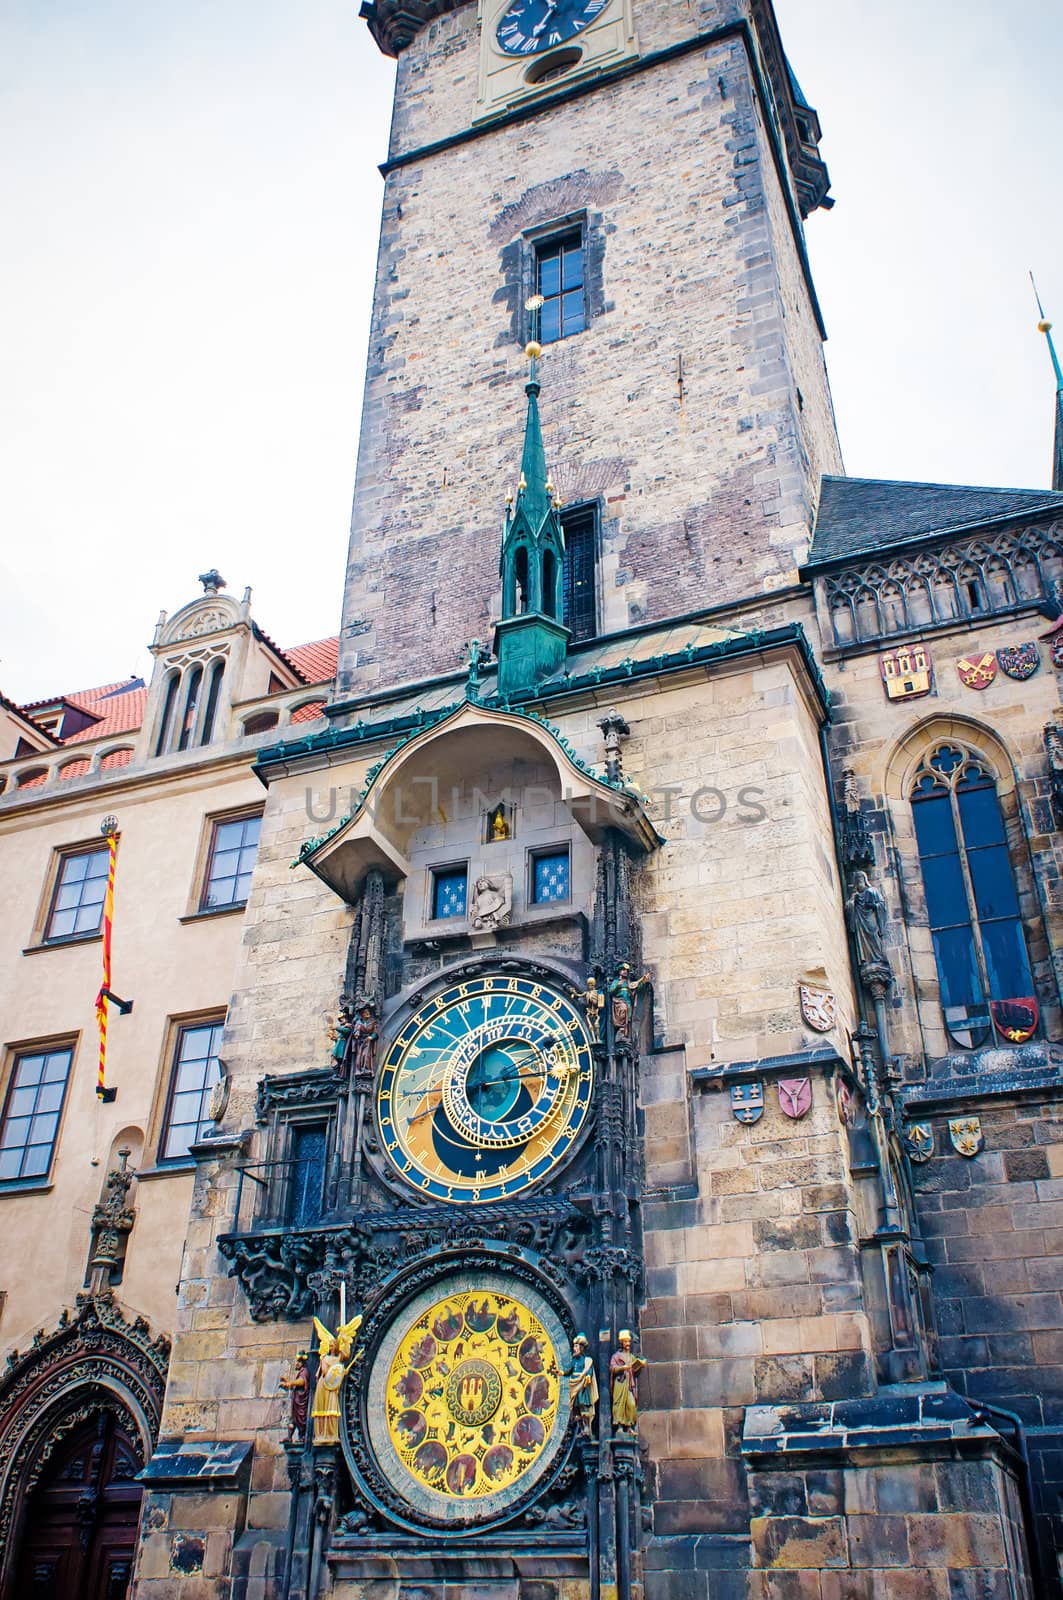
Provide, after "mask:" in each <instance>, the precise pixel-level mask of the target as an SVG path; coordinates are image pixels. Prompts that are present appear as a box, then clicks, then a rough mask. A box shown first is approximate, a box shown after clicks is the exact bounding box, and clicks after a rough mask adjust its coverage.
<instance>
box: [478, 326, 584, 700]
mask: <svg viewBox="0 0 1063 1600" xmlns="http://www.w3.org/2000/svg"><path fill="white" fill-rule="evenodd" d="M541 303H542V302H541V301H540V300H539V299H538V297H536V298H534V299H533V300H530V301H529V302H528V310H529V312H530V313H531V314H532V315H533V316H534V313H535V311H537V310H538V307H539V305H541ZM525 355H526V356H527V357H528V359H529V361H530V362H531V369H530V371H529V374H528V381H527V383H526V384H525V386H524V392H525V394H526V395H527V396H528V415H527V420H526V421H525V424H524V451H523V454H522V456H521V464H520V482H519V483H518V485H517V493H516V496H515V498H513V499H511V500H508V501H507V506H506V521H505V526H504V529H503V533H502V559H501V564H500V566H501V573H502V619H501V621H500V622H499V623H498V626H497V629H496V634H495V654H496V655H497V657H498V688H499V693H500V694H502V695H503V696H505V697H506V698H509V697H512V696H516V697H519V696H520V695H521V694H522V693H525V692H526V691H528V690H531V689H532V688H534V687H535V685H536V684H537V683H540V682H541V681H542V680H543V679H544V678H547V677H550V676H552V675H553V674H554V673H556V672H558V671H560V669H561V667H562V666H563V664H564V660H565V653H566V651H567V648H568V640H569V632H568V629H567V628H566V627H565V625H564V621H563V612H564V567H565V533H564V529H563V527H562V525H561V515H560V501H559V500H558V499H557V497H556V495H555V491H554V486H553V483H552V482H551V480H550V473H549V470H548V469H547V465H546V450H545V448H544V446H543V430H542V423H541V422H540V420H539V395H540V393H541V388H540V384H539V357H540V356H541V355H542V346H541V345H540V344H539V343H538V342H537V341H536V340H535V339H531V340H529V342H528V345H527V348H526V349H525Z"/></svg>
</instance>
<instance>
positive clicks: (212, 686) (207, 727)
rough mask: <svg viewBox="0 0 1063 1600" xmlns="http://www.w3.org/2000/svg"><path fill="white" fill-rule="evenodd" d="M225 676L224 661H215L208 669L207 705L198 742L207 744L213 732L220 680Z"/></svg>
mask: <svg viewBox="0 0 1063 1600" xmlns="http://www.w3.org/2000/svg"><path fill="white" fill-rule="evenodd" d="M224 676H225V662H224V661H215V663H214V665H213V666H212V667H211V669H210V679H209V682H208V684H207V705H206V709H205V710H204V712H203V732H202V733H201V734H200V738H199V742H200V744H209V743H210V741H211V737H212V736H213V733H214V718H215V717H216V716H217V713H218V696H219V694H220V693H221V680H222V678H223V677H224Z"/></svg>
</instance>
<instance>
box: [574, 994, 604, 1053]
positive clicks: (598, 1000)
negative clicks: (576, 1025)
mask: <svg viewBox="0 0 1063 1600" xmlns="http://www.w3.org/2000/svg"><path fill="white" fill-rule="evenodd" d="M580 999H581V1000H582V1001H583V1010H584V1012H585V1014H586V1017H587V1031H588V1033H589V1034H590V1036H591V1038H592V1039H593V1040H594V1042H595V1044H600V1043H601V1039H602V1012H603V1011H604V1010H605V996H604V994H603V993H602V991H601V990H600V989H599V987H598V980H597V979H596V978H588V979H587V987H586V989H585V990H584V992H583V993H582V994H581V995H580Z"/></svg>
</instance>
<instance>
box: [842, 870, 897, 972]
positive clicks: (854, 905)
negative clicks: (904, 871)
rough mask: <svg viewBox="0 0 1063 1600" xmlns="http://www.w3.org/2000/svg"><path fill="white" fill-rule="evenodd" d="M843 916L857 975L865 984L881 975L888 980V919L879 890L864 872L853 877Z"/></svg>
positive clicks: (884, 903)
mask: <svg viewBox="0 0 1063 1600" xmlns="http://www.w3.org/2000/svg"><path fill="white" fill-rule="evenodd" d="M845 916H846V921H847V922H848V924H849V931H850V932H851V934H852V936H853V943H854V945H855V946H856V958H857V961H858V963H859V966H860V976H861V978H862V979H863V980H864V982H865V983H868V982H869V980H873V979H875V978H877V977H878V976H879V975H880V974H882V973H884V975H885V977H886V978H887V979H889V978H890V977H891V971H890V964H889V958H888V957H887V955H886V928H887V925H888V922H889V916H888V913H887V910H886V901H885V899H884V898H883V895H882V891H881V890H880V889H877V888H876V887H875V885H874V884H873V883H872V882H871V879H870V878H869V877H868V875H867V873H866V872H862V871H861V872H856V873H854V874H853V888H852V893H851V894H850V896H849V898H848V900H846V902H845Z"/></svg>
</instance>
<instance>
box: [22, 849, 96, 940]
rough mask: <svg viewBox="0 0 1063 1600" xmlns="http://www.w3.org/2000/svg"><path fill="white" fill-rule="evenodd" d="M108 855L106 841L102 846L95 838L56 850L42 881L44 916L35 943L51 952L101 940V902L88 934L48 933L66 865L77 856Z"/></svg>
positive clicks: (84, 931) (83, 932)
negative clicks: (72, 945) (56, 947)
mask: <svg viewBox="0 0 1063 1600" xmlns="http://www.w3.org/2000/svg"><path fill="white" fill-rule="evenodd" d="M107 854H108V849H107V845H106V842H105V843H103V844H102V845H101V844H100V842H99V840H95V839H93V840H86V841H83V842H82V843H80V844H70V845H66V844H64V845H58V846H57V847H56V848H55V850H54V851H53V857H52V862H51V871H50V875H49V877H48V878H47V879H46V881H45V895H44V906H43V914H42V915H41V917H40V919H39V938H38V940H37V941H36V942H37V943H38V944H42V945H46V946H47V947H48V948H49V949H51V948H53V947H54V946H57V945H64V944H86V943H88V942H89V941H90V940H92V939H99V938H101V937H102V934H103V907H104V901H103V900H101V901H100V915H99V919H98V920H97V923H96V926H95V927H94V928H93V929H92V930H91V932H90V931H89V930H87V929H86V930H83V931H82V932H80V933H57V934H53V933H52V932H51V931H50V930H51V926H52V918H53V917H54V916H55V913H56V909H57V907H56V903H55V902H56V900H57V899H58V896H59V892H60V890H61V889H62V887H63V872H64V869H65V866H66V863H67V862H68V861H70V860H73V859H74V858H75V857H77V856H88V855H103V856H104V857H106V856H107ZM82 882H83V883H84V882H85V879H82ZM104 895H105V896H106V877H105V878H104ZM79 909H80V903H79Z"/></svg>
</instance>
